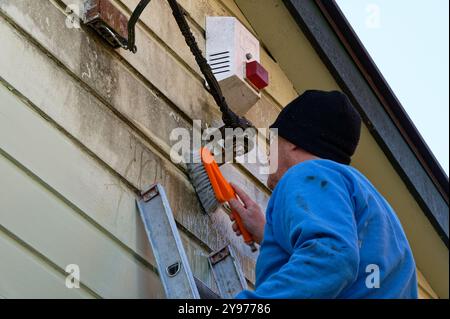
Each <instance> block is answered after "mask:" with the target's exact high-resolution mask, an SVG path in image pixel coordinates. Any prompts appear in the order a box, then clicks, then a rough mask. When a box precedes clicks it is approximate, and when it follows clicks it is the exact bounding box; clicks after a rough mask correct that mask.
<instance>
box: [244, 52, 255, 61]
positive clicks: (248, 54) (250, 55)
mask: <svg viewBox="0 0 450 319" xmlns="http://www.w3.org/2000/svg"><path fill="white" fill-rule="evenodd" d="M245 57H246V58H247V60H251V59H253V55H252V54H251V53H247V54H246V55H245Z"/></svg>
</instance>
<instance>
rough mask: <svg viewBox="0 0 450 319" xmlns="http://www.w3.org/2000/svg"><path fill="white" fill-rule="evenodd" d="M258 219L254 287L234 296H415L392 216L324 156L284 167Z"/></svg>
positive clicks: (366, 187)
mask: <svg viewBox="0 0 450 319" xmlns="http://www.w3.org/2000/svg"><path fill="white" fill-rule="evenodd" d="M266 219H267V224H266V227H265V233H264V240H263V242H262V243H261V250H260V255H259V257H258V260H257V264H256V285H255V288H256V289H255V291H254V292H253V291H243V292H241V293H240V294H238V295H237V298H240V299H258V298H267V299H276V298H287V299H291V298H417V276H416V267H415V263H414V259H413V255H412V252H411V249H410V247H409V244H408V241H407V239H406V236H405V234H404V232H403V229H402V226H401V225H400V221H399V220H398V218H397V216H396V214H395V212H394V211H393V209H392V208H391V207H390V206H389V204H388V203H387V201H386V200H385V199H384V198H383V197H382V196H381V195H380V194H379V193H378V191H377V190H376V189H375V187H374V186H373V185H372V184H371V183H370V182H369V181H368V180H367V179H366V178H365V177H364V176H363V175H362V174H361V173H359V172H358V171H357V170H356V169H354V168H352V167H350V166H346V165H341V164H338V163H335V162H332V161H328V160H314V161H307V162H303V163H300V164H298V165H296V166H294V167H292V168H291V169H290V170H289V171H288V172H287V173H286V174H285V175H284V176H283V178H282V179H281V180H280V181H279V183H278V185H277V187H276V188H275V190H274V192H273V194H272V197H271V199H270V201H269V204H268V207H267V212H266Z"/></svg>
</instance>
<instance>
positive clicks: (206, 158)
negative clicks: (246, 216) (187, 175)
mask: <svg viewBox="0 0 450 319" xmlns="http://www.w3.org/2000/svg"><path fill="white" fill-rule="evenodd" d="M201 154H202V161H203V165H204V167H205V170H206V172H207V173H208V176H209V180H210V181H211V184H212V187H213V189H214V193H215V194H216V197H217V200H218V201H219V202H220V203H221V204H223V203H225V202H229V201H230V200H232V199H237V196H236V193H235V192H234V189H233V187H231V185H230V184H229V183H228V182H227V180H226V179H225V178H224V177H223V175H222V173H221V172H220V169H219V165H217V163H216V161H215V160H214V156H213V155H212V154H211V152H210V151H209V150H208V149H207V148H206V147H204V148H202V150H201ZM231 214H232V216H233V217H234V220H235V221H236V224H237V225H238V227H239V231H240V232H241V234H242V237H243V238H244V241H245V243H246V244H248V245H253V244H254V243H255V240H254V239H253V237H252V235H251V234H250V233H249V232H248V231H247V229H246V228H245V227H244V224H243V222H242V219H241V216H239V214H238V213H237V212H236V211H234V210H231Z"/></svg>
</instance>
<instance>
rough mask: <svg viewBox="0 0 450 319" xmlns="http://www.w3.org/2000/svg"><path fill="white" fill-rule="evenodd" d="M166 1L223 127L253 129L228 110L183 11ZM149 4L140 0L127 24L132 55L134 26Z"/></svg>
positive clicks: (175, 2)
mask: <svg viewBox="0 0 450 319" xmlns="http://www.w3.org/2000/svg"><path fill="white" fill-rule="evenodd" d="M167 1H168V3H169V5H170V7H171V9H172V13H173V16H174V18H175V20H176V22H177V24H178V27H179V28H180V31H181V33H182V34H183V36H184V39H185V41H186V44H187V45H188V46H189V48H190V50H191V52H192V54H193V55H194V57H195V61H196V62H197V64H198V66H199V68H200V71H201V72H202V74H203V76H204V77H205V80H206V83H208V86H209V89H208V92H209V93H210V94H211V95H212V97H213V98H214V100H215V101H216V103H217V105H218V106H219V109H220V111H221V112H222V120H223V122H224V124H225V126H226V127H230V128H233V129H235V128H242V129H244V130H245V129H247V128H251V127H254V126H253V124H252V123H251V122H250V121H248V120H247V119H246V118H245V117H240V116H238V115H237V114H236V113H234V112H233V111H232V110H231V109H230V108H229V106H228V103H227V101H226V99H225V97H224V96H223V93H222V89H221V88H220V85H219V83H218V82H217V79H216V77H215V75H214V74H213V72H212V70H211V67H210V66H209V64H208V61H207V60H206V59H205V57H204V56H203V53H202V51H201V50H200V48H199V46H198V44H197V41H196V40H195V37H194V35H193V34H192V31H191V28H190V27H189V24H188V22H187V21H186V18H185V11H184V10H183V9H182V8H181V7H180V5H179V4H178V2H177V1H176V0H167ZM149 2H150V0H141V2H140V3H139V4H138V6H137V7H136V10H135V11H134V12H133V14H132V16H131V18H130V21H129V23H128V49H129V50H131V51H132V52H134V53H135V52H136V47H135V25H136V23H137V21H138V19H139V17H140V15H141V14H142V12H143V11H144V9H145V7H146V6H147V5H148V4H149Z"/></svg>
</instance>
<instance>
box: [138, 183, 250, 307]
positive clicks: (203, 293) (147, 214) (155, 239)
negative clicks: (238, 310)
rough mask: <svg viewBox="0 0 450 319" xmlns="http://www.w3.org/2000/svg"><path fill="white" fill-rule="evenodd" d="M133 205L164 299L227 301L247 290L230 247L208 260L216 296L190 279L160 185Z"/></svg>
mask: <svg viewBox="0 0 450 319" xmlns="http://www.w3.org/2000/svg"><path fill="white" fill-rule="evenodd" d="M136 202H137V206H138V209H139V213H140V215H141V219H142V222H143V224H144V228H145V231H146V234H147V237H148V240H149V242H150V245H151V248H152V250H153V254H154V256H155V260H156V264H157V268H158V273H159V277H160V279H161V283H162V285H163V287H164V291H165V294H166V297H167V298H169V299H217V298H224V299H230V298H233V297H234V296H235V295H236V294H237V293H239V292H240V291H242V290H245V289H247V282H246V280H245V277H244V275H243V273H242V269H241V267H240V266H239V262H238V260H237V259H236V256H235V253H234V251H233V248H232V247H231V246H230V245H228V246H226V247H224V248H223V249H221V250H219V251H217V252H214V253H212V254H211V255H209V256H208V262H209V265H210V267H211V270H212V273H213V278H214V280H215V282H216V285H217V288H218V290H219V293H220V296H219V295H217V294H215V293H214V292H213V291H212V290H211V289H209V288H208V287H207V286H206V285H205V284H203V283H202V282H201V281H200V280H198V279H196V278H195V277H194V276H193V274H192V271H191V267H190V265H189V262H188V259H187V255H186V252H185V250H184V247H183V244H182V242H181V237H180V234H179V232H178V228H177V225H176V223H175V219H174V217H173V213H172V209H171V208H170V205H169V201H168V200H167V196H166V193H165V191H164V188H163V187H162V186H161V185H160V184H156V185H153V186H151V187H150V188H149V189H147V190H145V191H144V192H142V194H141V196H140V198H138V199H137V200H136Z"/></svg>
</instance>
